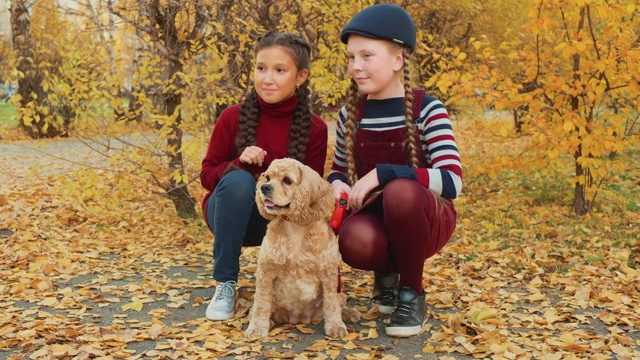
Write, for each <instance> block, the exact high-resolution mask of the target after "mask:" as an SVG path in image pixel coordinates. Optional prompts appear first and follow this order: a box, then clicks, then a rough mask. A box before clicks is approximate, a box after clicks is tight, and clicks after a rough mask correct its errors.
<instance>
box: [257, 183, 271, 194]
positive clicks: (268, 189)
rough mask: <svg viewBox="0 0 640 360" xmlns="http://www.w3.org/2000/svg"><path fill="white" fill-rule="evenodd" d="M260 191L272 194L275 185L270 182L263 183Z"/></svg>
mask: <svg viewBox="0 0 640 360" xmlns="http://www.w3.org/2000/svg"><path fill="white" fill-rule="evenodd" d="M260 191H262V193H263V194H265V195H269V194H271V191H273V186H271V185H269V184H262V186H260Z"/></svg>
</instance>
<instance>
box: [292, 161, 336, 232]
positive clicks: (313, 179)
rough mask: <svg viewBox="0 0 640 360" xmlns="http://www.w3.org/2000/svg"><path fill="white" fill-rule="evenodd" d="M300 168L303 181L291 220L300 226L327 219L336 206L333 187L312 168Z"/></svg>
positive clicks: (294, 203)
mask: <svg viewBox="0 0 640 360" xmlns="http://www.w3.org/2000/svg"><path fill="white" fill-rule="evenodd" d="M299 168H300V170H301V181H300V185H299V186H298V189H297V191H298V194H296V196H295V197H294V198H295V200H294V201H293V202H292V203H291V210H292V211H291V215H290V216H289V218H290V219H291V221H294V222H296V223H299V224H307V223H311V222H314V221H318V220H321V219H323V218H326V216H327V214H328V213H329V212H330V211H331V209H332V208H333V206H334V204H335V200H334V198H333V191H332V190H331V185H329V183H328V182H326V181H325V180H324V179H323V178H322V177H321V176H320V175H319V174H318V173H317V172H315V171H314V170H313V169H311V168H310V167H308V166H306V165H302V164H300V166H299Z"/></svg>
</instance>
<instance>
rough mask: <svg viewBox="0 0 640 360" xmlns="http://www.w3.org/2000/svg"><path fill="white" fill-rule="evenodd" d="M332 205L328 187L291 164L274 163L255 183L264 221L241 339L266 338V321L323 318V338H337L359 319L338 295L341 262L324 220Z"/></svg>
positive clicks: (306, 169)
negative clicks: (251, 299)
mask: <svg viewBox="0 0 640 360" xmlns="http://www.w3.org/2000/svg"><path fill="white" fill-rule="evenodd" d="M334 203H335V201H334V198H333V193H332V190H331V186H330V185H329V184H328V183H327V182H326V181H325V180H324V179H322V177H320V175H318V173H316V172H315V171H314V170H312V169H311V168H310V167H308V166H306V165H303V164H302V163H300V162H299V161H297V160H294V159H290V158H286V159H279V160H274V161H273V162H272V163H271V165H270V166H269V168H268V169H267V171H265V172H264V173H263V174H262V175H261V176H260V178H259V179H258V184H257V191H256V204H257V206H258V210H259V211H260V214H262V216H263V217H265V218H266V219H268V220H270V222H269V225H268V227H267V233H266V235H265V238H264V240H263V242H262V246H261V248H260V253H259V255H258V268H257V271H256V292H255V296H254V304H253V308H252V310H251V314H250V322H249V327H248V328H247V329H246V331H245V336H246V337H248V338H257V337H261V338H262V337H266V336H267V335H268V332H269V328H270V327H271V321H272V322H273V323H291V324H299V323H302V324H308V323H319V322H320V321H322V319H324V330H325V333H326V334H327V335H328V336H330V337H333V338H341V337H343V336H345V335H346V334H347V328H346V326H345V324H344V321H347V322H355V321H358V320H359V319H360V313H359V312H358V310H356V309H354V308H349V307H347V306H346V296H345V295H344V294H343V293H340V292H338V283H339V273H338V270H339V266H340V262H341V261H342V258H341V256H340V252H339V250H338V243H337V241H336V239H335V235H334V234H333V232H332V231H331V228H330V227H329V224H328V221H327V214H328V213H329V212H330V211H331V209H332V208H333V206H334ZM270 320H271V321H270ZM343 320H344V321H343Z"/></svg>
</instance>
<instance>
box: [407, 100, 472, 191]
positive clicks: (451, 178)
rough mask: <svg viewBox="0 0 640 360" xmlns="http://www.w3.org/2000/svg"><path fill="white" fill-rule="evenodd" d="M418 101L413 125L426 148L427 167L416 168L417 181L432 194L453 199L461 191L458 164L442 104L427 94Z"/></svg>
mask: <svg viewBox="0 0 640 360" xmlns="http://www.w3.org/2000/svg"><path fill="white" fill-rule="evenodd" d="M422 102H423V107H422V111H421V113H420V118H419V119H418V122H417V124H418V126H419V127H420V128H421V130H422V139H421V140H422V143H423V144H425V145H426V151H427V153H428V154H429V162H430V167H429V168H420V169H416V170H415V173H416V177H417V180H418V182H420V183H421V184H422V185H423V186H425V187H427V188H429V189H430V190H431V191H433V192H434V193H435V194H437V195H440V196H442V197H444V198H447V199H455V198H457V197H458V196H459V195H460V192H461V191H462V162H461V160H460V153H459V151H458V145H457V143H456V138H455V136H454V134H453V125H452V123H451V120H450V118H449V114H448V112H447V109H446V108H445V106H444V104H442V102H440V101H439V100H436V99H434V98H432V97H430V96H427V95H425V96H424V98H423V101H422ZM423 148H424V145H423Z"/></svg>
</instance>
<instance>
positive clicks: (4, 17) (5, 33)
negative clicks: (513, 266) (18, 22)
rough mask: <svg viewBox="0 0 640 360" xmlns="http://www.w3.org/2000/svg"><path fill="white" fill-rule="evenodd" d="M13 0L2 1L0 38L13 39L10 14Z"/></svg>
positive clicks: (0, 6)
mask: <svg viewBox="0 0 640 360" xmlns="http://www.w3.org/2000/svg"><path fill="white" fill-rule="evenodd" d="M9 6H11V0H0V37H4V38H5V39H10V38H11V14H10V13H9Z"/></svg>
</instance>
